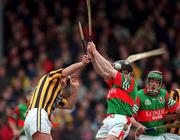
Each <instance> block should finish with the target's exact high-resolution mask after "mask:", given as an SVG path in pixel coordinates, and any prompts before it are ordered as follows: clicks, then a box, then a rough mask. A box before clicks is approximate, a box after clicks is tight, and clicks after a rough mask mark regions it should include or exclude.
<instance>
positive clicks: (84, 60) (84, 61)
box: [82, 53, 92, 65]
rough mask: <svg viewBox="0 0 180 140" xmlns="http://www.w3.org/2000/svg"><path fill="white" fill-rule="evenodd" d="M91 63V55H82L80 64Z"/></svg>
mask: <svg viewBox="0 0 180 140" xmlns="http://www.w3.org/2000/svg"><path fill="white" fill-rule="evenodd" d="M91 61H92V55H91V54H89V53H88V54H86V55H83V57H82V62H83V64H85V65H86V64H88V63H89V62H91Z"/></svg>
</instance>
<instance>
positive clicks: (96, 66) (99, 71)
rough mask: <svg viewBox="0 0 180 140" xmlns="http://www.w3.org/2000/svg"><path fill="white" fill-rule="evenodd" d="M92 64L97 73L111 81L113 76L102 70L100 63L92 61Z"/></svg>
mask: <svg viewBox="0 0 180 140" xmlns="http://www.w3.org/2000/svg"><path fill="white" fill-rule="evenodd" d="M92 64H93V67H94V69H95V71H96V72H97V73H98V74H99V75H100V76H101V77H103V78H104V79H111V75H110V74H109V73H107V72H105V71H104V69H102V67H101V66H100V64H99V63H98V61H97V60H96V59H93V60H92Z"/></svg>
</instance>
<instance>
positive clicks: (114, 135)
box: [88, 42, 137, 140]
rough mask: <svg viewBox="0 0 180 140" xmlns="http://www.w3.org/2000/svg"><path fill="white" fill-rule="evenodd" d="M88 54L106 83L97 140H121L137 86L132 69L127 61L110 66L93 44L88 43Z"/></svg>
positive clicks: (127, 126) (128, 127) (129, 122)
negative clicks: (105, 102)
mask: <svg viewBox="0 0 180 140" xmlns="http://www.w3.org/2000/svg"><path fill="white" fill-rule="evenodd" d="M88 53H90V54H91V55H92V56H93V62H92V63H93V66H94V68H95V70H96V72H97V73H98V74H99V75H101V76H102V77H103V78H104V79H105V81H106V82H107V83H108V85H109V87H110V90H109V92H108V94H107V105H108V108H107V115H106V118H105V119H104V121H103V125H102V126H101V128H100V129H99V130H98V132H97V135H96V138H97V139H98V140H105V139H106V140H122V139H124V138H125V137H126V136H127V135H128V133H129V130H130V126H131V121H130V117H131V116H132V114H133V112H132V108H133V106H134V102H135V98H136V92H137V84H136V81H135V79H134V78H133V77H132V75H131V74H132V67H131V65H130V64H129V63H128V62H127V61H122V60H121V61H116V62H115V63H113V64H112V65H111V63H110V62H109V61H107V60H106V59H105V58H104V57H102V56H101V54H100V53H99V52H98V51H97V50H96V48H95V45H94V43H93V42H89V43H88Z"/></svg>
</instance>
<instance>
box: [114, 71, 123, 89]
mask: <svg viewBox="0 0 180 140" xmlns="http://www.w3.org/2000/svg"><path fill="white" fill-rule="evenodd" d="M114 84H116V85H118V86H121V84H122V73H120V72H119V71H118V72H117V74H116V77H115V78H114Z"/></svg>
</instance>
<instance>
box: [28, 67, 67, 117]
mask: <svg viewBox="0 0 180 140" xmlns="http://www.w3.org/2000/svg"><path fill="white" fill-rule="evenodd" d="M62 70H63V69H59V70H55V71H51V72H50V73H48V74H46V75H44V76H43V77H42V78H41V79H40V80H39V83H38V85H37V87H36V89H35V90H34V93H33V95H32V97H31V101H30V104H29V108H28V109H29V110H30V109H33V108H39V109H40V108H41V109H45V110H46V112H47V113H48V115H50V114H51V113H52V111H53V110H54V109H55V108H57V107H61V106H63V105H64V104H65V103H66V102H67V100H66V99H64V98H62V97H61V92H62V87H61V84H60V80H61V78H62Z"/></svg>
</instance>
